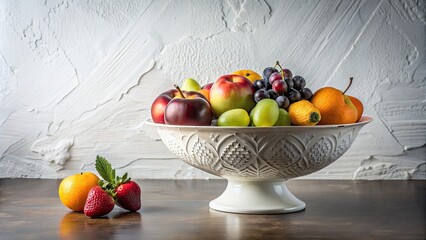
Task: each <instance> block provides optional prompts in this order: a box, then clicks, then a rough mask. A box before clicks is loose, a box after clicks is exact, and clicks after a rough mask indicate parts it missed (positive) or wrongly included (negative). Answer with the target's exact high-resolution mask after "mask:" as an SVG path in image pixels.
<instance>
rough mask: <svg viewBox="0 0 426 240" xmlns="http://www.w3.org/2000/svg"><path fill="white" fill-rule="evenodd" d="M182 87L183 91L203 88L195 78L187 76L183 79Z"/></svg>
mask: <svg viewBox="0 0 426 240" xmlns="http://www.w3.org/2000/svg"><path fill="white" fill-rule="evenodd" d="M181 89H182V90H183V91H198V90H200V89H201V86H200V84H199V83H198V82H197V81H196V80H195V79H193V78H187V79H185V81H183V83H182V87H181Z"/></svg>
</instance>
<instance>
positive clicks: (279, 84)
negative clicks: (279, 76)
mask: <svg viewBox="0 0 426 240" xmlns="http://www.w3.org/2000/svg"><path fill="white" fill-rule="evenodd" d="M271 76H272V75H271ZM272 89H273V90H274V91H275V92H277V93H278V94H280V95H281V94H284V93H286V92H287V83H285V81H284V80H276V81H274V83H272Z"/></svg>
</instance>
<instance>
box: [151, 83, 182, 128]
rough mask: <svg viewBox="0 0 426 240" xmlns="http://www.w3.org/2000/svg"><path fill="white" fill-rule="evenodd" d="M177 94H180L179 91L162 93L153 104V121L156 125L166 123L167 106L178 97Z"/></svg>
mask: <svg viewBox="0 0 426 240" xmlns="http://www.w3.org/2000/svg"><path fill="white" fill-rule="evenodd" d="M176 94H178V90H177V89H171V90H168V91H165V92H163V93H161V94H160V95H158V97H157V98H155V100H154V102H153V103H152V104H151V118H152V121H154V122H155V123H163V124H164V123H166V122H165V121H164V110H165V109H166V106H167V104H168V103H169V102H170V100H172V99H173V98H174V97H175V96H176Z"/></svg>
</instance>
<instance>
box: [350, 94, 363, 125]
mask: <svg viewBox="0 0 426 240" xmlns="http://www.w3.org/2000/svg"><path fill="white" fill-rule="evenodd" d="M348 97H349V98H350V99H351V101H352V103H353V104H354V106H355V108H356V110H357V112H358V117H357V118H356V121H357V122H358V121H359V120H360V119H361V117H362V114H363V113H364V105H362V102H361V101H360V100H359V99H358V98H356V97H353V96H348Z"/></svg>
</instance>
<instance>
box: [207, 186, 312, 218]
mask: <svg viewBox="0 0 426 240" xmlns="http://www.w3.org/2000/svg"><path fill="white" fill-rule="evenodd" d="M209 206H210V208H211V209H214V210H217V211H221V212H231V213H245V214H278V213H291V212H298V211H301V210H303V209H305V206H306V204H305V203H304V202H303V201H301V200H299V199H297V198H296V197H295V196H294V195H293V194H292V193H291V192H290V191H289V190H288V189H287V186H286V184H285V182H284V181H283V180H276V179H275V180H241V179H232V178H228V185H227V186H226V189H225V191H224V192H223V193H222V194H221V195H220V196H219V197H217V198H216V199H214V200H212V201H211V202H210V204H209Z"/></svg>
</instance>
